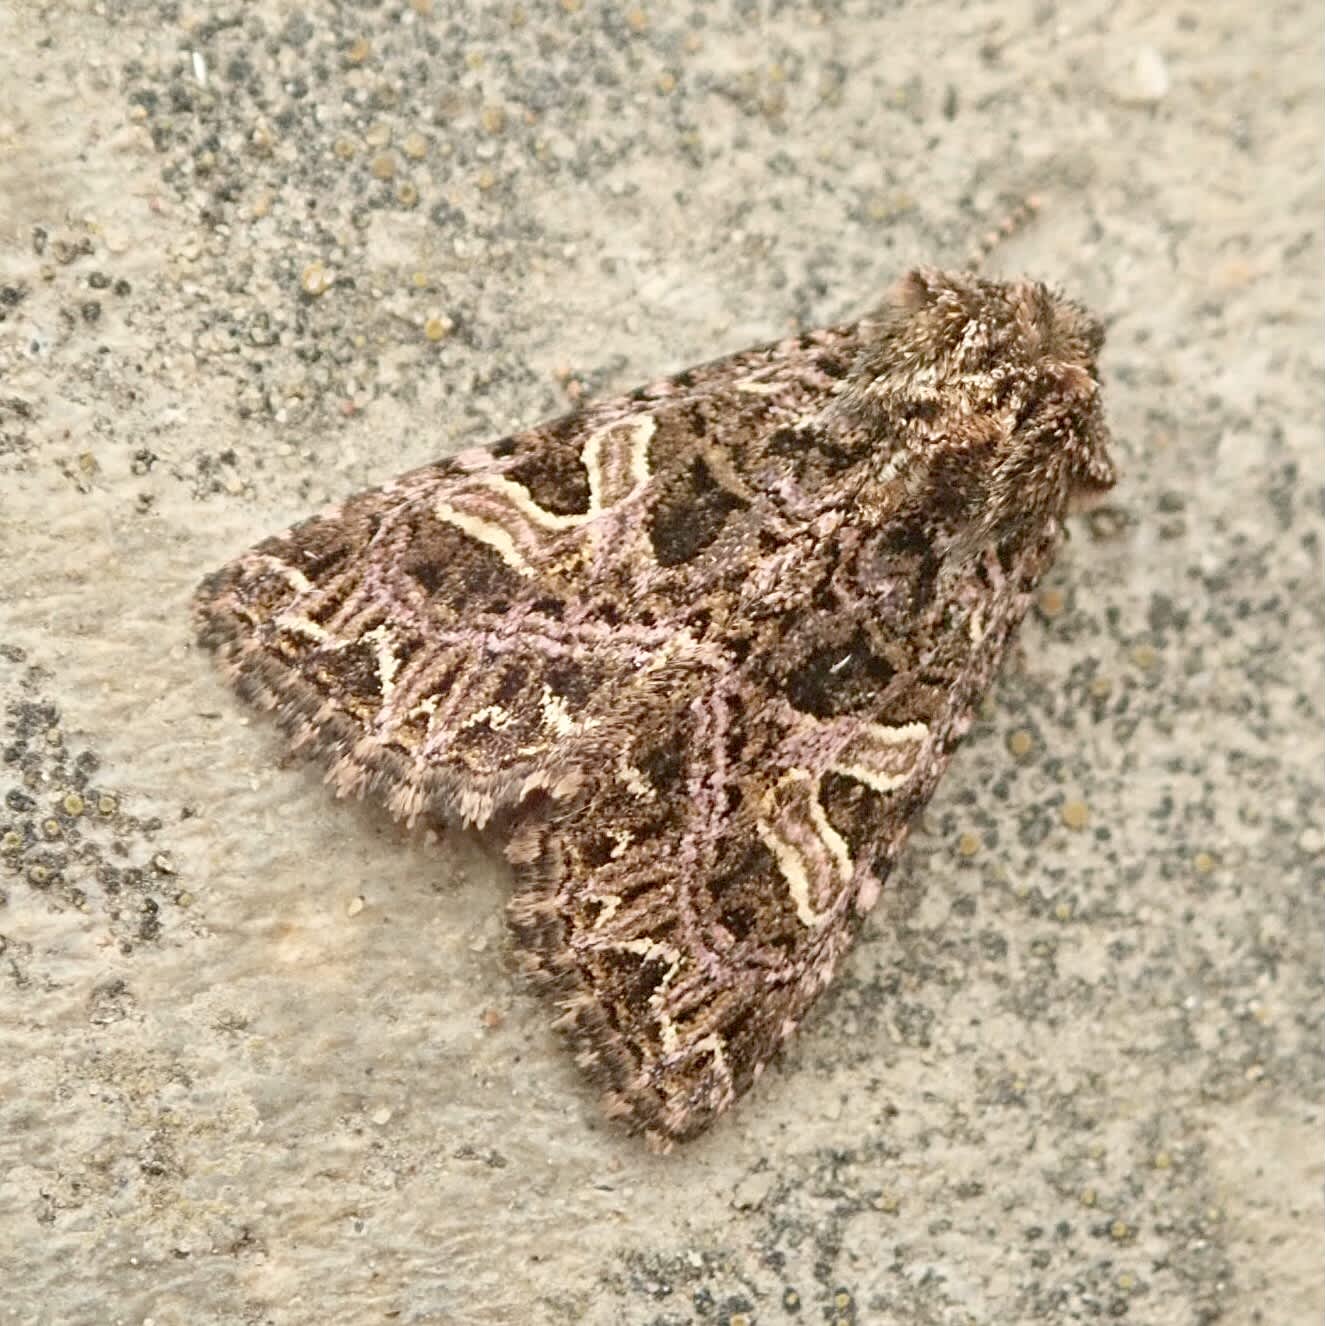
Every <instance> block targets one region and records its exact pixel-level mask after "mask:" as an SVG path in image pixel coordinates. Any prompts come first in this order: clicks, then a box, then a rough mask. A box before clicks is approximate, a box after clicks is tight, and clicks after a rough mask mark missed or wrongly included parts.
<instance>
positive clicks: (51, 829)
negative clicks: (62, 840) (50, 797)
mask: <svg viewBox="0 0 1325 1326" xmlns="http://www.w3.org/2000/svg"><path fill="white" fill-rule="evenodd" d="M41 831H42V833H44V834H45V835H46V836H47V837H48V838H58V837H59V836H60V835H61V834H62V833H63V832H64V830H63V829H62V828H61V827H60V821H59V820H57V819H55V818H51V819H48V820H42V822H41Z"/></svg>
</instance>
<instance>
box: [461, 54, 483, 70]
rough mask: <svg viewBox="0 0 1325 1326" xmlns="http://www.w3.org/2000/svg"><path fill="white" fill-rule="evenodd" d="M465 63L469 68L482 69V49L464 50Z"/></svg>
mask: <svg viewBox="0 0 1325 1326" xmlns="http://www.w3.org/2000/svg"><path fill="white" fill-rule="evenodd" d="M465 64H466V65H468V66H469V68H471V69H482V68H483V52H482V51H466V52H465Z"/></svg>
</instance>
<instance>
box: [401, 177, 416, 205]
mask: <svg viewBox="0 0 1325 1326" xmlns="http://www.w3.org/2000/svg"><path fill="white" fill-rule="evenodd" d="M418 201H419V191H418V189H416V188H415V187H414V185H413V184H411V183H410V182H409V180H401V181H400V183H399V184H397V185H396V202H397V203H399V204H400V206H401V207H414V206H416V205H417V204H418Z"/></svg>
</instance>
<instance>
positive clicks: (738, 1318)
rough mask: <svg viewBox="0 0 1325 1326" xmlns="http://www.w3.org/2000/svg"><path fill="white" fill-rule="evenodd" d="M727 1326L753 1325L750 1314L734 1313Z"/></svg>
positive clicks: (728, 1319)
mask: <svg viewBox="0 0 1325 1326" xmlns="http://www.w3.org/2000/svg"><path fill="white" fill-rule="evenodd" d="M727 1326H753V1323H752V1322H751V1321H750V1315H749V1313H746V1312H733V1313H732V1315H731V1316H730V1317H728V1318H727Z"/></svg>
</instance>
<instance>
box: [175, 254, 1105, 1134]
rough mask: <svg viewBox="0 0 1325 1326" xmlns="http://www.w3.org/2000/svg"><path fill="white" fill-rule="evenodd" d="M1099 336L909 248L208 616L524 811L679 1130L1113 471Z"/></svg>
mask: <svg viewBox="0 0 1325 1326" xmlns="http://www.w3.org/2000/svg"><path fill="white" fill-rule="evenodd" d="M1102 341H1103V331H1102V329H1101V327H1100V324H1099V323H1098V322H1097V321H1096V320H1095V319H1094V318H1092V317H1091V316H1090V315H1089V314H1088V313H1087V312H1086V311H1085V310H1084V309H1083V308H1081V307H1080V306H1079V305H1077V304H1075V303H1072V302H1071V301H1070V300H1067V299H1065V298H1063V297H1062V296H1060V295H1058V294H1056V293H1054V292H1051V291H1050V290H1049V289H1047V288H1046V287H1045V286H1043V285H1040V284H1038V283H1034V282H1029V281H1012V282H997V281H993V280H989V279H986V278H983V277H980V276H976V275H973V274H968V273H960V274H959V273H951V272H942V271H937V270H932V269H923V270H919V271H915V272H912V273H911V274H910V275H908V276H906V277H905V278H904V279H903V280H902V281H901V282H900V283H899V284H898V285H897V286H896V288H895V289H894V290H893V291H892V293H891V295H890V296H889V297H888V298H887V300H886V301H885V302H884V303H883V305H882V306H881V307H880V308H879V309H878V310H876V311H875V312H873V313H871V314H870V315H868V316H867V317H864V318H862V319H861V320H860V321H858V322H854V323H849V324H846V325H841V326H833V327H827V328H823V329H821V330H817V331H811V332H807V333H805V334H804V335H798V336H793V337H790V338H788V339H785V340H781V341H777V342H775V343H773V344H770V345H764V346H759V347H757V348H755V349H750V350H744V351H741V352H740V353H738V354H733V355H729V356H727V357H726V358H723V359H717V360H714V361H713V362H712V363H708V364H704V365H702V366H700V367H696V368H690V369H687V370H685V371H684V372H681V373H677V374H675V375H674V376H672V377H667V378H662V379H659V380H658V381H655V382H650V383H649V384H647V385H646V386H643V387H640V388H639V389H637V390H635V391H632V392H630V393H628V394H626V395H623V396H618V397H615V398H613V399H610V400H602V401H598V402H596V403H591V404H589V405H587V406H585V407H584V408H582V409H580V410H578V411H577V412H575V413H573V414H570V415H568V416H566V417H565V418H562V419H558V420H555V421H554V422H551V423H547V424H544V425H542V426H540V427H538V428H533V429H530V430H529V431H527V432H522V433H517V434H515V435H514V436H512V437H508V438H505V439H503V440H502V441H500V442H497V443H496V444H495V445H493V446H492V447H490V448H488V449H486V450H470V451H465V452H462V453H460V454H458V455H454V456H451V457H448V458H446V459H444V460H440V461H438V462H436V463H435V464H432V465H426V466H424V467H422V468H421V469H416V470H412V471H410V472H409V473H407V474H404V475H402V476H401V477H399V478H396V479H393V480H391V481H390V482H389V483H386V484H384V485H382V487H380V488H374V489H372V490H371V491H369V492H364V493H360V494H358V495H357V496H354V497H351V498H349V499H348V500H347V501H345V502H344V503H342V504H341V505H339V506H336V507H332V508H330V509H328V510H325V511H323V512H322V513H321V514H319V515H316V516H314V517H312V518H311V519H309V520H306V521H304V522H302V523H301V524H298V525H296V526H294V528H292V529H290V530H288V531H286V532H285V533H283V534H279V535H276V536H275V537H273V538H269V539H267V540H265V541H264V542H263V543H260V544H258V545H257V546H256V547H255V548H253V549H252V550H251V551H249V552H246V553H244V554H243V555H242V556H241V557H239V558H238V559H237V560H235V561H233V562H231V563H230V564H229V565H228V566H226V567H224V568H223V569H222V570H220V571H219V572H217V573H216V574H214V575H212V576H211V577H209V578H208V579H207V580H206V581H205V582H204V583H203V584H202V586H201V587H200V589H199V591H198V595H197V599H196V605H195V610H196V615H197V621H198V625H199V632H200V638H201V640H202V642H203V643H204V644H205V645H207V646H209V647H211V648H213V649H215V650H216V651H217V653H218V654H219V656H220V662H221V665H222V667H223V669H224V671H225V673H226V675H227V676H228V677H229V679H230V680H231V681H232V682H233V683H234V685H235V686H236V687H237V688H238V690H239V691H240V693H241V694H242V695H243V696H245V697H246V698H247V699H249V700H251V701H254V702H256V703H257V704H258V705H260V706H262V707H264V708H266V709H269V710H272V711H273V712H274V714H275V717H276V719H277V721H278V722H279V723H280V725H281V727H282V728H283V729H284V730H285V732H286V733H287V734H288V735H289V737H290V739H291V743H292V745H293V746H294V747H295V748H306V749H308V750H310V751H311V752H312V753H313V754H314V755H315V756H317V757H318V758H319V759H320V760H321V761H322V762H323V763H324V764H325V765H326V766H327V770H328V772H327V779H328V781H329V782H331V783H332V784H334V786H335V788H336V790H337V791H338V792H339V793H341V794H350V793H354V794H359V795H362V794H364V793H368V792H373V793H378V794H380V795H381V796H382V797H383V798H384V800H385V802H386V804H387V806H388V807H389V808H390V810H391V811H392V812H393V813H394V814H395V815H396V816H397V817H399V818H400V819H401V820H404V821H406V822H409V823H412V822H413V821H415V820H416V819H418V818H419V817H420V816H437V817H441V818H443V819H447V820H450V821H452V822H460V823H464V824H471V825H475V826H483V825H485V824H488V823H492V824H494V825H496V826H498V827H499V828H500V829H501V830H502V831H503V832H504V833H505V834H506V835H507V838H506V841H507V847H506V854H507V857H508V859H509V861H510V863H511V866H512V869H513V873H514V878H515V892H514V894H513V897H512V899H511V901H510V903H509V916H510V924H511V928H512V930H513V932H514V937H515V943H516V944H517V946H518V947H519V949H520V950H521V952H522V954H523V955H524V958H525V960H526V965H527V967H528V969H529V971H530V973H531V975H532V977H533V979H534V980H535V981H536V983H538V984H539V985H541V986H543V987H545V988H546V989H547V990H548V992H549V994H550V997H551V999H552V1001H553V1003H554V1004H555V1006H556V1009H557V1012H558V1015H559V1016H558V1019H557V1020H558V1023H559V1025H560V1026H561V1027H563V1028H564V1029H565V1030H566V1031H567V1032H568V1033H569V1034H570V1035H571V1037H572V1038H573V1041H574V1044H575V1047H576V1050H577V1052H578V1059H579V1062H580V1063H581V1064H582V1065H583V1067H584V1068H585V1069H586V1070H588V1072H589V1073H590V1074H591V1075H592V1076H593V1078H594V1079H595V1080H596V1081H597V1082H598V1083H599V1085H600V1086H601V1088H602V1090H603V1093H604V1096H603V1100H604V1107H605V1109H606V1112H607V1113H608V1114H609V1115H611V1116H615V1117H618V1118H620V1119H622V1120H623V1121H624V1122H625V1123H626V1124H627V1125H628V1126H629V1127H630V1128H631V1129H633V1130H635V1131H638V1132H643V1133H645V1134H646V1135H647V1137H648V1139H649V1140H650V1142H651V1143H652V1144H653V1145H655V1146H656V1147H659V1148H662V1149H666V1147H667V1146H668V1145H670V1143H671V1142H673V1141H674V1140H678V1139H685V1138H690V1137H694V1136H695V1135H696V1134H697V1133H699V1132H701V1131H702V1130H703V1129H705V1128H706V1127H708V1125H709V1124H710V1123H711V1122H712V1121H713V1119H714V1118H715V1117H716V1116H717V1115H718V1114H720V1113H721V1112H722V1111H723V1110H725V1109H727V1108H728V1107H729V1106H730V1105H731V1104H732V1103H733V1102H734V1101H736V1100H737V1099H738V1098H739V1097H740V1096H741V1095H742V1094H743V1093H744V1092H745V1091H746V1090H747V1089H748V1088H749V1087H750V1085H751V1084H752V1083H753V1082H754V1080H755V1079H756V1078H757V1077H758V1076H759V1074H760V1073H761V1071H762V1070H763V1068H764V1067H765V1065H766V1064H767V1063H768V1062H769V1060H770V1059H771V1058H772V1057H773V1055H775V1054H776V1052H777V1050H778V1048H779V1046H780V1045H781V1044H782V1043H783V1041H784V1040H785V1039H786V1038H787V1037H788V1036H789V1035H790V1034H791V1033H792V1031H793V1030H794V1029H795V1027H796V1026H797V1024H798V1023H799V1022H800V1021H801V1019H802V1018H803V1017H804V1016H805V1013H806V1010H807V1009H808V1008H809V1006H810V1005H811V1004H812V1003H813V1001H814V999H815V998H816V996H817V995H818V994H819V993H820V991H822V990H823V989H824V987H825V986H826V985H827V984H828V983H829V981H831V979H832V976H833V970H834V968H835V966H836V965H837V963H838V961H839V960H840V959H841V957H842V955H843V954H844V952H845V951H846V949H847V947H848V946H849V945H850V943H851V941H852V938H853V936H854V934H855V933H856V931H857V929H858V928H859V924H860V921H861V918H862V917H863V916H864V915H865V914H866V913H867V912H868V911H869V910H870V909H871V908H872V907H873V906H874V905H875V903H876V901H877V900H878V897H879V893H880V889H881V888H882V886H883V883H884V881H885V879H886V878H887V876H888V872H889V871H890V869H891V868H892V866H893V863H894V862H895V860H896V859H897V856H898V854H899V852H900V851H901V849H902V845H903V842H904V841H905V838H906V834H907V827H908V823H909V822H910V821H911V819H912V818H913V817H914V816H915V814H916V812H917V811H918V810H919V809H920V808H921V807H922V806H923V805H924V804H925V802H926V801H927V800H928V798H929V797H930V795H931V794H932V793H933V791H934V787H935V785H936V783H937V782H938V779H939V777H940V775H941V774H942V773H943V770H944V768H945V767H946V765H947V763H948V760H949V757H950V756H951V754H952V751H953V749H954V747H955V746H956V745H957V744H958V742H959V741H960V740H961V738H962V736H963V734H964V733H965V732H966V731H967V729H968V728H969V727H970V725H971V722H972V719H973V715H974V712H975V709H976V706H977V705H978V703H979V701H980V698H981V696H982V694H983V693H984V691H985V690H986V688H987V687H988V686H989V685H990V682H991V680H992V678H993V676H994V674H995V671H996V669H997V668H998V666H999V663H1000V660H1001V659H1002V657H1003V655H1004V653H1005V652H1006V650H1007V647H1008V643H1009V640H1010V639H1011V637H1012V634H1013V632H1014V631H1015V629H1016V627H1017V624H1018V623H1019V622H1020V620H1021V619H1022V617H1023V616H1024V614H1025V612H1026V610H1027V607H1028V605H1029V604H1030V601H1031V595H1032V591H1033V589H1034V587H1035V585H1036V582H1037V581H1038V580H1039V579H1040V577H1041V576H1042V575H1043V574H1044V572H1045V570H1046V568H1047V567H1048V566H1049V564H1050V562H1051V560H1052V559H1053V557H1054V554H1055V551H1056V550H1057V547H1058V545H1059V542H1060V540H1061V538H1062V531H1063V518H1064V516H1065V515H1066V513H1067V512H1068V511H1069V509H1071V508H1072V507H1073V506H1074V505H1076V504H1077V503H1078V502H1079V501H1080V500H1081V499H1084V498H1089V497H1091V496H1092V495H1094V494H1098V493H1100V492H1102V491H1103V490H1105V489H1107V488H1109V487H1110V486H1111V485H1112V484H1113V482H1114V470H1113V466H1112V463H1111V461H1110V459H1109V456H1108V453H1107V444H1108V433H1107V430H1106V428H1105V425H1104V421H1103V413H1102V406H1101V399H1100V387H1099V381H1098V371H1097V362H1096V361H1097V356H1098V354H1099V351H1100V348H1101V344H1102Z"/></svg>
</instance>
